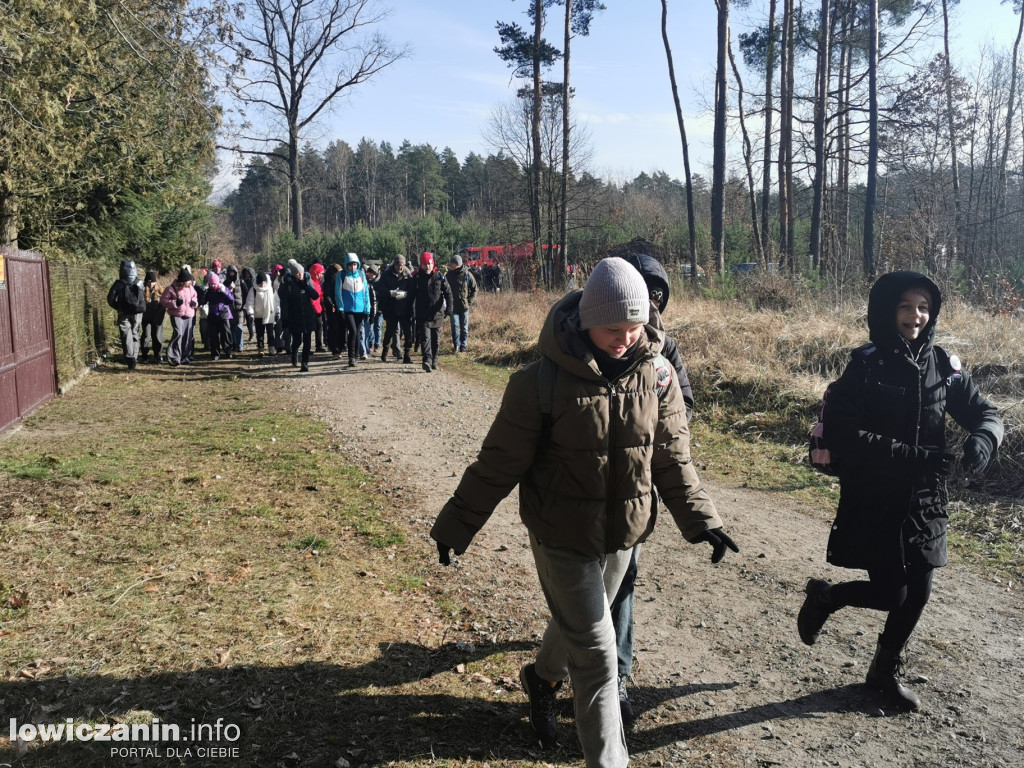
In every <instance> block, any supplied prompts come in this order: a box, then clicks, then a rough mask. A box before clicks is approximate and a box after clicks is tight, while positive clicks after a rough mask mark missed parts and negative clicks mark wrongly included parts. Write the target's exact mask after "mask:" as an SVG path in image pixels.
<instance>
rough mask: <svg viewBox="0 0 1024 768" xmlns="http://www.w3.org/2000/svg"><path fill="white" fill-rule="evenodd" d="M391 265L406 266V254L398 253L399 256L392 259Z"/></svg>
mask: <svg viewBox="0 0 1024 768" xmlns="http://www.w3.org/2000/svg"><path fill="white" fill-rule="evenodd" d="M391 266H393V267H404V266H405V256H403V255H402V254H398V255H397V256H395V258H394V259H392V260H391Z"/></svg>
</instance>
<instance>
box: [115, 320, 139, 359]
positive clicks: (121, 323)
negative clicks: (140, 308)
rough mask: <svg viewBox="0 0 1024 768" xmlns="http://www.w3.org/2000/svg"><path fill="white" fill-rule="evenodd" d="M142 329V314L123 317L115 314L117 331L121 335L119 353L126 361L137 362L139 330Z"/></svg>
mask: <svg viewBox="0 0 1024 768" xmlns="http://www.w3.org/2000/svg"><path fill="white" fill-rule="evenodd" d="M141 327H142V313H141V312H139V314H137V315H124V314H121V313H120V312H118V313H117V330H118V331H119V332H120V334H121V351H122V352H124V356H125V359H126V360H137V359H138V357H139V330H140V329H141Z"/></svg>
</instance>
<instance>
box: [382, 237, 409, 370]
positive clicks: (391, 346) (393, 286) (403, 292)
mask: <svg viewBox="0 0 1024 768" xmlns="http://www.w3.org/2000/svg"><path fill="white" fill-rule="evenodd" d="M377 299H378V300H379V302H380V313H381V316H382V317H383V318H384V339H383V340H382V341H381V346H382V347H383V349H382V351H381V353H380V359H381V360H382V361H383V362H385V363H386V362H387V361H388V350H390V351H391V354H392V356H393V357H394V358H395V360H396V361H397V360H398V343H399V341H401V342H402V346H403V349H404V350H405V354H404V357H403V358H402V362H403V363H412V354H411V350H412V339H413V336H412V334H413V327H412V326H413V323H412V311H413V281H412V278H411V277H410V276H409V270H407V269H406V268H405V256H403V255H402V254H398V255H397V256H395V258H394V259H392V260H391V266H390V267H389V268H388V269H386V270H384V274H382V275H381V276H380V280H378V281H377Z"/></svg>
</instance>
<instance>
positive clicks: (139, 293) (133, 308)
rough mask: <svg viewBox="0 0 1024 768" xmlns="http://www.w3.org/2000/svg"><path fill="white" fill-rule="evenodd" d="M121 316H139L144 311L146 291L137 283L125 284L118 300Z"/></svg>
mask: <svg viewBox="0 0 1024 768" xmlns="http://www.w3.org/2000/svg"><path fill="white" fill-rule="evenodd" d="M117 308H118V309H119V310H120V311H121V312H122V313H123V314H126V315H139V314H142V313H143V312H145V311H146V290H145V288H143V287H142V285H141V284H139V283H138V282H134V283H126V284H125V286H124V288H123V289H122V290H121V295H120V297H119V299H118V307H117Z"/></svg>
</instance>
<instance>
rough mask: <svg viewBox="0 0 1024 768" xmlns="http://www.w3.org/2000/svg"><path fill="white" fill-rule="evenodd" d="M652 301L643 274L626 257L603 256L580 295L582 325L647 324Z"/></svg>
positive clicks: (582, 326)
mask: <svg viewBox="0 0 1024 768" xmlns="http://www.w3.org/2000/svg"><path fill="white" fill-rule="evenodd" d="M650 311H651V301H650V299H649V298H648V296H647V284H646V283H645V282H644V279H643V277H641V275H640V273H639V272H637V271H636V268H635V267H634V266H632V265H631V264H630V263H629V262H627V261H626V260H625V259H620V258H619V257H617V256H612V257H611V258H607V259H601V261H599V262H597V266H596V267H594V271H593V272H591V273H590V277H589V278H588V279H587V282H586V285H584V286H583V296H582V297H581V298H580V328H582V329H583V330H586V329H588V328H595V327H601V326H604V325H618V324H619V323H646V322H647V321H648V319H649V318H650Z"/></svg>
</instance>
